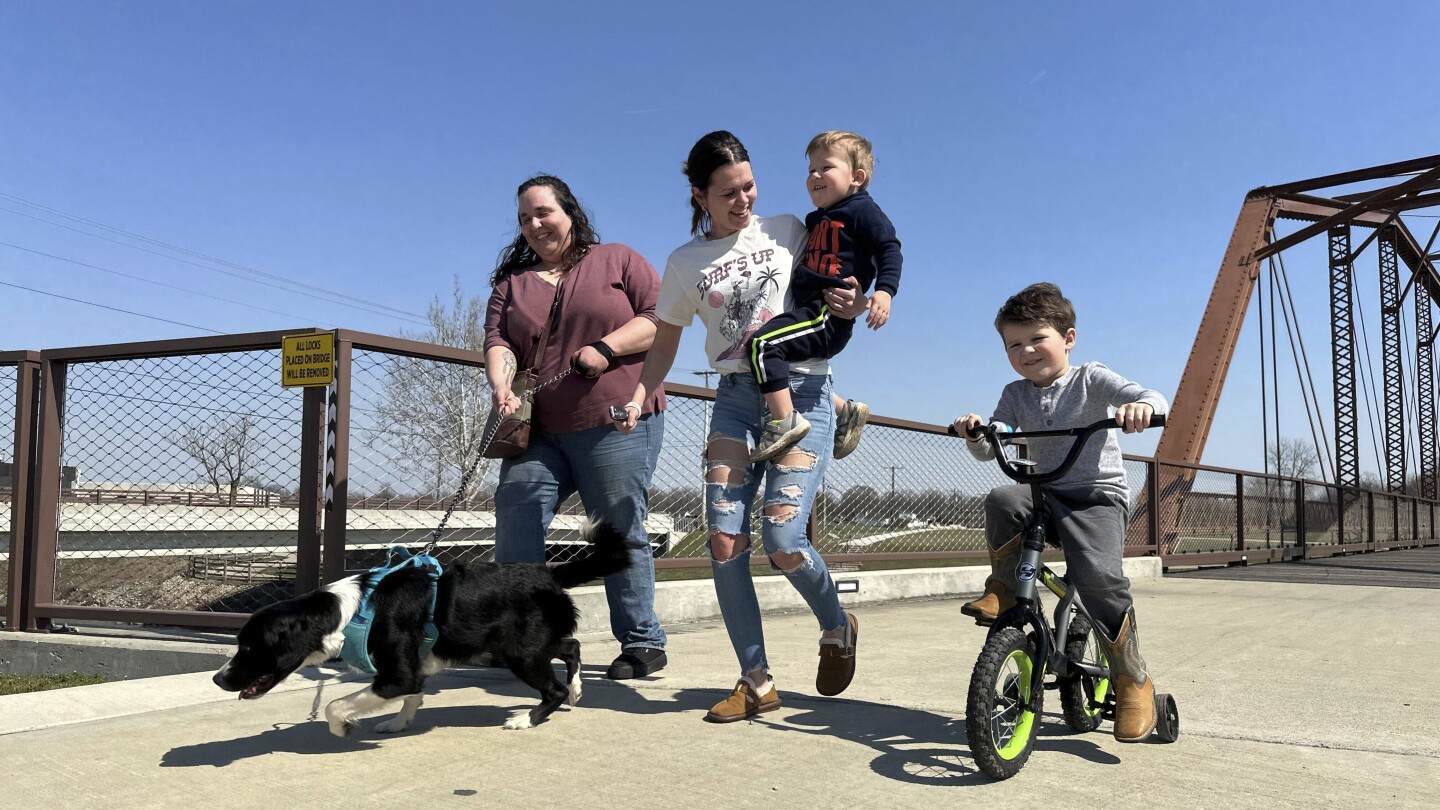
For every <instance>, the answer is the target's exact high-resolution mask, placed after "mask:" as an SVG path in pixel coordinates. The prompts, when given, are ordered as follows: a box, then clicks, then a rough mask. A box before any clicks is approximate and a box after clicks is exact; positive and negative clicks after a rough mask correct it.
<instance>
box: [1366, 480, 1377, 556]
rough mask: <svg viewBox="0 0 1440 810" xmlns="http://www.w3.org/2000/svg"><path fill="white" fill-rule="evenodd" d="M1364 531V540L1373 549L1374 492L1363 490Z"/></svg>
mask: <svg viewBox="0 0 1440 810" xmlns="http://www.w3.org/2000/svg"><path fill="white" fill-rule="evenodd" d="M1365 533H1366V538H1367V539H1366V541H1365V542H1367V543H1369V544H1370V547H1371V548H1372V549H1373V548H1374V547H1375V493H1374V492H1370V491H1368V490H1367V491H1366V492H1365Z"/></svg>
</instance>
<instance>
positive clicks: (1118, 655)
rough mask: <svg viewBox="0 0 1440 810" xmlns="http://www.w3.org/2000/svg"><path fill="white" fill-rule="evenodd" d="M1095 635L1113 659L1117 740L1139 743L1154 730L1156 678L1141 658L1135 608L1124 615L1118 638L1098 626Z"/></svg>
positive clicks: (1112, 684)
mask: <svg viewBox="0 0 1440 810" xmlns="http://www.w3.org/2000/svg"><path fill="white" fill-rule="evenodd" d="M1096 635H1098V636H1099V637H1100V643H1101V644H1103V645H1104V646H1105V655H1106V657H1107V658H1109V660H1110V684H1111V688H1112V689H1114V690H1115V739H1116V740H1119V741H1120V742H1140V741H1141V740H1143V739H1145V738H1146V737H1148V736H1150V732H1152V731H1154V730H1155V681H1154V680H1153V679H1152V678H1151V677H1150V673H1148V672H1146V671H1145V659H1143V658H1141V657H1140V638H1139V633H1138V631H1137V628H1136V626H1135V609H1134V608H1131V609H1130V611H1129V612H1127V613H1126V614H1125V621H1124V622H1123V623H1122V624H1121V625H1120V632H1119V633H1118V634H1116V636H1115V640H1113V641H1112V640H1110V638H1108V637H1107V636H1106V635H1105V631H1104V630H1103V629H1101V628H1099V627H1097V628H1096Z"/></svg>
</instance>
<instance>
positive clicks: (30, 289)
mask: <svg viewBox="0 0 1440 810" xmlns="http://www.w3.org/2000/svg"><path fill="white" fill-rule="evenodd" d="M0 284H3V285H5V286H6V287H14V288H15V289H17V290H24V291H26V292H33V293H38V294H40V295H48V296H50V297H51V298H62V299H64V300H66V301H74V302H75V303H77V304H86V305H87V306H92V307H99V308H101V309H108V310H110V311H111V312H121V313H124V314H126V315H134V316H135V317H137V318H149V319H150V320H152V321H160V322H162V323H168V324H174V325H175V326H183V327H185V328H186V329H199V330H200V331H202V332H209V333H210V334H212V335H223V334H225V333H224V332H221V331H220V330H218V329H211V328H209V327H205V326H196V325H195V324H193V323H182V322H180V321H172V320H170V319H169V318H161V317H159V316H157V315H146V314H145V313H143V312H132V311H130V310H128V309H120V308H119V307H112V306H106V305H105V304H97V303H95V302H94V301H84V300H81V299H79V298H71V297H70V296H68V295H60V294H59V293H52V292H46V291H44V290H37V289H35V288H34V287H22V286H21V285H19V284H11V283H10V282H8V281H0Z"/></svg>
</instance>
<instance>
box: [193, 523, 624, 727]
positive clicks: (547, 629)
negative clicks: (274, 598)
mask: <svg viewBox="0 0 1440 810" xmlns="http://www.w3.org/2000/svg"><path fill="white" fill-rule="evenodd" d="M582 535H583V537H584V539H585V540H586V541H587V545H586V546H585V550H584V551H582V552H581V553H580V554H579V555H578V556H576V557H575V558H574V559H572V560H570V561H569V562H565V563H562V564H561V565H558V566H555V567H554V568H547V567H546V566H544V565H497V564H495V563H478V564H471V565H465V564H458V563H457V564H455V565H451V566H450V567H449V568H447V569H446V570H445V573H444V574H443V575H442V576H441V577H440V580H439V590H438V592H437V594H436V599H435V618H434V621H435V627H436V629H437V630H438V631H439V638H438V639H437V640H436V642H435V647H434V649H433V650H431V652H430V655H429V656H427V657H426V658H425V660H423V661H422V660H421V659H420V646H421V640H422V638H423V635H424V626H425V618H426V612H427V611H428V610H429V607H430V580H429V579H428V575H427V574H426V572H425V571H423V570H421V569H419V568H405V569H402V570H400V571H397V572H395V573H393V574H390V575H389V576H387V577H385V578H384V579H383V580H381V581H380V584H379V586H377V587H376V589H375V617H374V621H373V625H372V627H371V630H370V636H369V644H368V647H369V653H370V659H371V661H372V662H373V663H374V666H375V671H376V674H375V681H374V682H373V683H371V684H370V685H369V686H368V687H366V688H365V689H363V690H361V691H359V692H356V693H355V694H353V695H350V696H348V697H343V698H340V699H338V700H334V701H331V702H330V703H329V705H327V706H326V707H325V719H326V720H327V721H328V722H329V724H330V731H331V733H333V734H335V735H337V736H341V737H343V736H346V735H348V734H350V733H351V732H352V731H354V730H355V728H356V725H357V718H358V717H360V716H361V715H366V714H370V713H373V712H377V711H380V710H381V709H384V708H385V707H386V706H387V705H390V704H393V703H394V702H395V701H397V700H403V701H404V705H403V706H401V708H400V712H399V713H398V714H396V715H395V716H394V717H393V718H391V719H389V720H387V721H385V722H383V723H380V724H378V725H376V727H375V729H376V731H380V732H391V733H393V732H397V731H404V730H405V728H406V727H407V726H409V725H410V721H411V720H413V719H414V718H415V712H416V711H418V710H419V709H420V701H421V694H420V693H421V690H422V689H423V687H424V685H425V678H426V677H427V676H430V675H433V674H435V673H436V672H439V671H440V670H442V669H446V668H447V667H452V666H457V665H460V664H463V663H465V662H466V661H468V660H470V659H472V658H474V657H475V656H477V655H480V654H481V653H490V654H492V655H493V656H495V658H496V659H497V661H498V662H500V663H501V664H503V665H505V666H508V667H509V668H510V671H511V672H513V673H515V675H516V676H517V677H519V678H520V679H521V680H523V681H524V682H525V683H528V684H530V685H531V686H533V687H535V688H536V689H537V690H539V692H540V705H539V706H536V707H535V708H533V709H530V710H529V711H522V712H517V713H516V714H515V715H514V716H512V717H511V718H510V719H509V720H507V721H506V722H505V728H507V729H520V728H530V727H532V726H534V725H536V724H538V723H540V722H542V721H544V720H545V718H546V717H548V716H550V713H551V712H553V711H555V710H556V709H557V708H559V706H560V704H561V703H563V702H565V701H566V700H567V699H568V701H569V703H570V705H572V706H573V705H574V704H575V702H576V701H578V700H579V699H580V642H578V641H576V640H575V639H574V638H572V637H571V636H573V635H574V633H575V626H576V623H577V611H576V609H575V603H574V601H572V600H571V599H570V595H569V594H567V593H565V589H567V588H573V587H575V586H577V585H582V584H584V583H586V582H590V581H591V580H595V579H599V578H601V577H605V576H608V575H610V574H613V573H617V572H619V571H623V570H624V569H625V568H626V567H627V566H628V565H629V556H628V553H627V551H626V548H625V537H624V536H623V535H621V534H620V533H619V532H618V531H616V530H615V529H614V528H613V527H611V526H609V525H608V524H604V523H587V524H586V526H585V528H584V530H583V532H582ZM361 578H362V577H361V576H353V577H348V578H346V579H342V580H340V581H339V582H333V583H331V584H329V585H326V586H325V587H323V588H321V589H320V590H318V591H312V592H311V593H308V594H306V595H304V596H300V597H296V598H294V599H287V600H285V601H283V602H278V603H276V604H273V605H270V606H268V607H265V608H262V609H260V610H258V611H256V612H255V614H254V615H252V616H251V617H250V619H249V621H247V622H246V623H245V626H244V627H243V628H241V630H240V634H239V637H238V638H237V639H236V640H237V642H238V644H239V650H237V651H236V653H235V655H234V657H232V658H231V659H230V661H229V662H227V663H226V664H225V666H223V667H221V668H220V671H219V672H216V673H215V678H214V681H215V684H216V685H217V686H219V687H220V688H221V689H224V690H225V691H227V692H239V693H240V697H241V699H253V698H258V697H260V696H261V695H264V694H265V693H266V692H268V691H270V690H271V689H272V688H274V687H275V685H276V684H278V683H280V682H281V681H283V680H285V678H287V677H289V675H290V673H292V672H294V671H295V670H297V669H299V668H300V667H303V666H309V665H312V664H320V663H323V662H325V661H328V660H330V659H332V658H334V657H336V656H337V655H339V653H340V648H341V646H342V645H343V644H344V641H345V637H344V630H345V625H346V624H348V623H349V622H350V619H351V617H352V616H354V615H355V612H356V611H357V610H358V609H359V607H360V598H361V593H360V588H361ZM556 658H558V659H560V660H561V661H563V662H564V663H565V675H566V679H567V680H568V682H569V683H568V685H567V684H561V683H560V682H559V681H557V680H556V679H555V673H554V671H553V670H552V669H551V665H550V662H551V661H552V660H553V659H556Z"/></svg>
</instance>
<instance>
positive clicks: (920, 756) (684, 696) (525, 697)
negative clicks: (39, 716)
mask: <svg viewBox="0 0 1440 810" xmlns="http://www.w3.org/2000/svg"><path fill="white" fill-rule="evenodd" d="M595 669H599V670H601V671H603V668H595ZM590 670H591V668H589V667H587V668H586V671H587V675H589V676H590V677H586V678H585V680H584V686H585V692H584V695H583V697H582V698H581V701H580V710H582V711H584V710H596V709H599V710H604V711H613V712H620V713H622V714H632V715H658V714H672V713H677V712H682V713H693V714H694V716H695V723H696V729H695V731H696V734H697V735H698V734H702V733H705V732H706V731H707V729H705V728H702V727H701V724H702V722H703V721H702V719H701V715H700V713H701V712H704V711H706V710H708V709H709V708H710V707H711V706H713V705H714V704H715V703H717V702H718V701H720V700H722V699H724V697H725V696H726V695H727V694H729V692H728V690H724V689H693V688H692V689H680V690H676V691H673V692H672V691H668V690H663V689H658V688H655V687H658V686H660V684H659V683H655V684H654V686H652V687H651V688H641V689H636V688H632V687H630V686H626V685H621V684H616V683H613V682H610V681H606V680H604V679H603V678H600V677H594V676H593V675H594V673H592V672H591V671H590ZM646 680H657V681H658V679H642V680H641V681H639V683H638V684H637V685H644V684H645V683H646ZM346 686H347V687H350V684H346ZM466 688H481V689H483V690H484V691H485V693H486V694H488V695H491V696H495V697H500V698H513V699H514V703H513V704H511V705H508V706H490V705H462V706H444V707H435V708H429V707H422V708H421V709H420V711H419V712H418V713H417V714H416V716H415V720H414V722H413V723H412V724H411V726H410V728H409V729H408V730H406V731H405V732H403V734H404V735H405V736H412V735H416V734H425V733H427V732H429V731H431V730H432V729H435V728H496V729H498V728H499V727H500V726H501V725H502V724H503V723H504V722H505V720H506V719H507V718H509V717H510V715H511V714H512V713H513V712H515V711H517V710H525V709H529V708H531V707H532V706H534V705H535V703H536V702H538V699H539V697H538V695H536V694H535V692H534V690H532V689H531V688H530V687H528V686H526V685H525V684H523V683H521V682H520V681H518V680H516V679H514V678H513V677H512V676H510V675H509V673H507V672H505V671H503V670H495V669H492V670H488V671H486V672H485V673H484V674H477V675H472V676H469V677H466V678H465V679H464V680H461V681H459V682H456V680H451V681H449V682H448V683H446V685H445V686H443V687H441V689H444V690H446V691H454V690H457V689H466ZM350 691H351V688H346V689H343V690H338V691H337V692H336V694H335V697H339V696H341V695H343V694H348V693H349V692H350ZM438 691H439V689H427V690H426V693H427V694H435V693H437V692H438ZM656 694H665V695H667V696H668V697H666V698H665V699H655V698H654V697H652V695H656ZM780 695H781V699H782V700H783V701H784V703H785V709H787V710H789V711H791V712H794V713H791V714H788V715H786V716H784V717H779V718H775V716H774V715H762V716H761V717H758V718H756V719H755V720H753V721H751V722H753V723H755V724H757V725H760V726H764V727H765V728H768V729H771V730H774V731H776V732H781V733H791V734H811V735H817V736H828V737H834V738H836V739H839V740H843V741H846V742H850V743H854V744H857V745H863V746H866V747H868V748H870V749H872V750H874V751H875V752H876V753H877V756H876V757H875V759H874V760H872V761H871V763H870V768H871V770H872V771H873V772H874V773H876V774H877V775H879V776H883V777H885V778H887V779H893V780H896V781H899V782H907V783H910V784H919V785H938V786H957V785H969V784H984V783H987V782H990V781H992V780H991V779H990V778H989V777H987V776H986V775H985V774H983V773H981V772H980V770H979V769H978V768H977V767H976V765H975V762H974V759H973V758H972V757H971V755H970V748H969V745H968V743H967V741H966V739H965V720H964V718H963V717H960V716H955V717H951V716H948V715H941V714H936V713H934V712H928V711H922V710H917V709H907V708H904V707H901V706H892V705H887V704H880V703H871V702H866V701H858V700H845V699H843V698H817V697H814V696H812V695H805V694H797V693H788V692H785V691H781V693H780ZM326 702H328V701H326ZM319 704H320V701H318V700H317V703H316V706H317V708H319V707H320V705H319ZM797 709H798V711H796V710H797ZM570 711H571V709H569V707H562V708H561V709H560V711H558V712H556V713H555V714H554V715H553V716H551V718H550V719H549V720H548V721H546V723H545V725H546V726H549V725H550V724H551V723H557V724H559V725H560V726H561V727H563V726H564V724H565V723H566V717H565V715H567V714H569V712H570ZM387 716H389V715H388V714H387V715H383V716H381V717H377V718H370V719H366V720H365V721H363V722H362V724H361V728H360V730H359V731H357V732H356V733H355V734H354V735H353V736H351V737H350V738H347V739H340V738H338V737H335V736H334V735H332V734H330V731H329V729H328V727H327V726H326V724H325V721H324V720H323V719H317V720H314V721H310V722H305V723H299V724H293V725H292V724H276V725H275V726H273V727H271V728H270V729H269V730H267V731H264V732H262V733H260V734H258V735H255V736H247V737H238V738H235V739H231V740H220V741H216V742H211V743H202V744H199V745H191V746H183V747H180V748H175V749H172V750H170V751H169V752H167V753H166V754H165V756H164V757H163V758H162V760H161V763H160V764H161V767H168V768H183V767H196V766H203V765H209V766H212V767H224V766H226V765H229V764H231V763H233V762H236V761H238V760H242V759H248V758H251V757H256V756H262V755H266V754H272V753H277V752H288V753H296V754H346V753H351V752H354V751H359V750H367V749H374V748H378V747H379V746H380V744H381V742H382V741H383V740H384V738H385V737H386V736H388V735H383V734H379V733H378V732H376V731H374V730H373V729H374V724H375V723H376V722H378V721H379V720H380V719H383V718H384V717H387ZM772 718H775V719H772ZM1095 733H1097V734H1099V733H1104V732H1095ZM1035 750H1037V751H1055V752H1059V753H1063V754H1067V755H1069V756H1074V757H1078V758H1080V759H1084V760H1086V761H1088V762H1092V763H1096V764H1100V765H1118V764H1119V763H1120V761H1121V760H1120V759H1119V758H1118V757H1116V756H1115V755H1113V754H1110V753H1108V752H1106V751H1104V750H1103V749H1101V748H1100V747H1099V746H1097V745H1096V744H1095V742H1093V741H1092V740H1091V739H1088V738H1087V737H1086V736H1084V735H1078V734H1075V733H1074V732H1073V731H1071V730H1070V728H1069V727H1068V726H1066V725H1065V724H1064V723H1063V722H1059V721H1058V720H1057V719H1053V718H1051V717H1048V716H1047V717H1046V718H1045V719H1044V721H1043V722H1042V724H1041V726H1040V729H1039V736H1038V737H1037V739H1036V742H1035Z"/></svg>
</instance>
